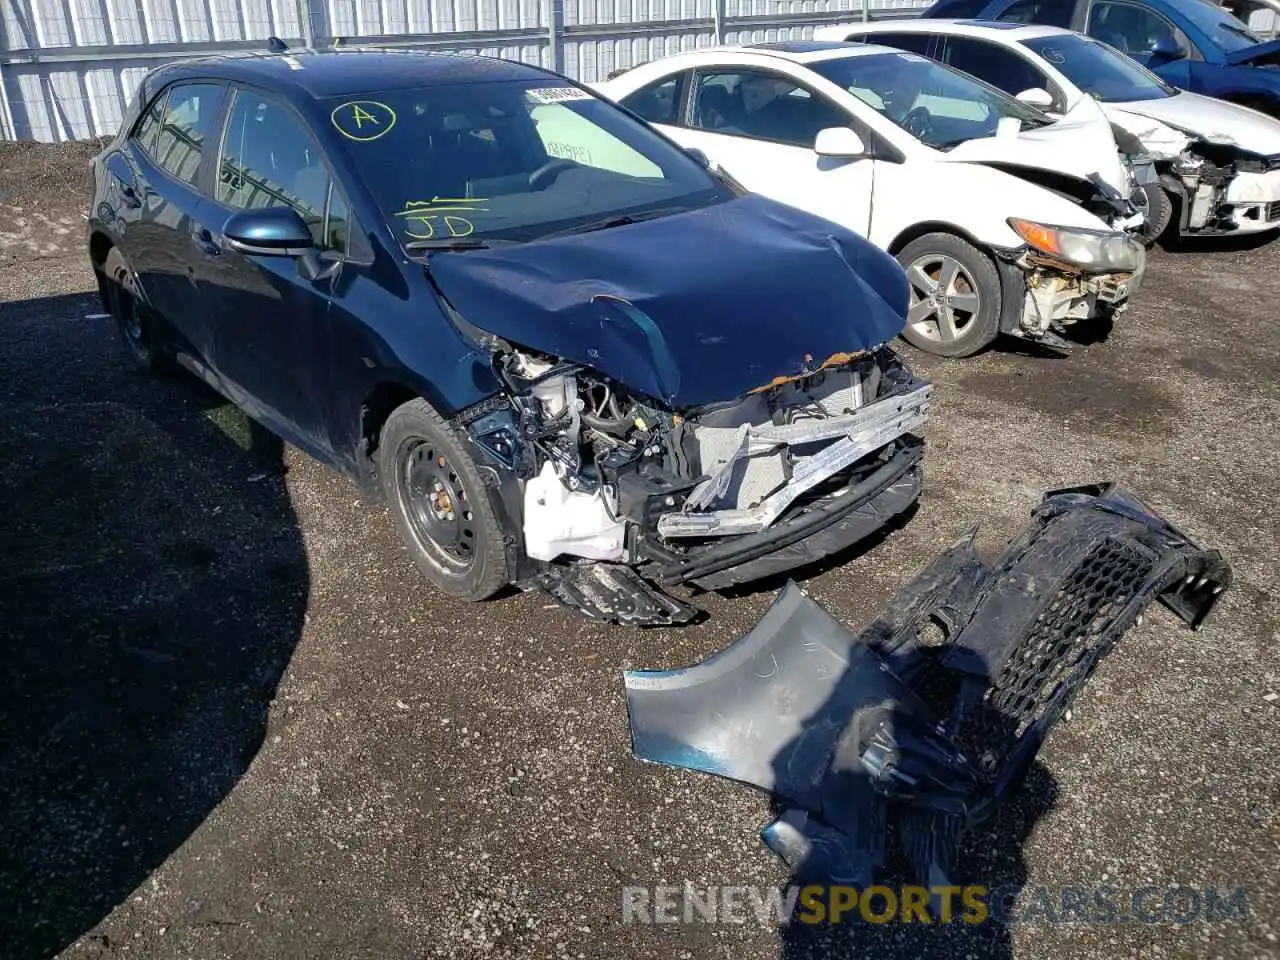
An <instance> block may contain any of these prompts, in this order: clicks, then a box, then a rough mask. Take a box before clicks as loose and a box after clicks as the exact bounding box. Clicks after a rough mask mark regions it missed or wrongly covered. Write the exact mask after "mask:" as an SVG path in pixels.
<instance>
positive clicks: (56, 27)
mask: <svg viewBox="0 0 1280 960" xmlns="http://www.w3.org/2000/svg"><path fill="white" fill-rule="evenodd" d="M929 2H930V0H0V138H3V139H34V140H46V141H56V140H74V139H80V138H84V137H91V136H100V135H103V134H109V133H114V132H115V130H116V128H117V126H118V125H119V123H120V118H121V116H122V115H123V112H124V104H125V103H126V102H127V101H128V100H129V99H130V98H131V97H132V96H133V94H134V91H135V90H136V89H137V86H138V82H139V81H140V80H141V79H142V77H143V76H144V75H145V74H146V72H147V71H148V70H150V69H151V68H152V67H155V66H157V65H159V64H160V63H163V62H164V61H166V60H174V59H177V58H180V57H189V56H195V55H199V54H208V53H226V52H232V51H237V50H248V49H265V47H266V40H267V38H268V37H272V36H276V37H280V38H282V39H284V40H285V42H286V43H288V44H289V45H290V46H294V45H301V46H306V45H322V44H328V43H330V42H331V41H332V40H333V39H334V38H342V40H343V41H347V42H352V43H360V44H374V45H394V46H415V47H426V48H435V49H443V50H453V51H459V52H470V53H483V54H488V55H490V56H498V57H506V58H509V59H513V60H523V61H525V62H528V63H535V64H541V65H542V66H545V67H551V68H552V69H555V70H559V71H561V72H563V73H565V74H567V75H569V76H571V77H574V78H576V79H578V80H581V81H584V82H588V83H589V82H591V81H594V80H599V79H602V78H603V77H604V76H605V75H607V74H608V73H609V72H610V71H611V70H614V69H617V68H620V67H628V66H632V65H634V64H637V63H643V62H644V61H647V60H652V59H655V58H657V57H660V56H663V55H665V54H669V53H675V52H677V51H680V50H689V49H692V48H694V47H703V46H709V45H712V44H715V43H731V44H732V43H757V42H761V41H765V40H790V39H800V38H806V37H808V36H810V35H812V32H813V28H814V26H816V25H819V24H826V23H837V22H841V21H849V20H858V19H861V18H862V17H864V16H866V17H871V18H876V19H879V18H881V17H886V16H902V15H911V14H915V13H918V12H919V11H920V10H921V9H922V8H923V7H925V6H927V5H928V3H929ZM864 3H865V4H867V7H866V9H864V7H863V4H864Z"/></svg>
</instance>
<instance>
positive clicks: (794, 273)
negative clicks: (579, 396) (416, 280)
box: [428, 195, 907, 408]
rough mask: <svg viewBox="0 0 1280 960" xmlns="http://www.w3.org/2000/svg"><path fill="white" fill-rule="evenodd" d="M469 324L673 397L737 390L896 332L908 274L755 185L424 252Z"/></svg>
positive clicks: (712, 398)
mask: <svg viewBox="0 0 1280 960" xmlns="http://www.w3.org/2000/svg"><path fill="white" fill-rule="evenodd" d="M428 269H429V270H430V272H431V274H432V276H433V278H434V279H435V282H436V284H437V285H438V287H439V288H440V290H441V292H442V293H443V294H444V296H445V297H446V298H447V299H448V301H449V303H450V304H451V305H452V306H453V307H454V309H455V310H457V311H458V313H459V314H460V315H461V316H462V318H463V319H464V320H466V321H467V322H468V323H470V324H473V325H475V326H476V327H478V328H480V329H481V330H485V331H487V332H489V333H492V334H496V335H497V336H499V337H502V338H503V339H506V340H510V341H512V342H513V343H516V344H518V345H521V346H524V347H526V348H529V349H532V350H537V351H540V352H543V353H548V354H552V355H554V356H557V357H561V358H563V359H566V360H571V361H574V362H577V363H582V364H584V365H586V366H589V367H592V368H593V369H595V370H597V371H599V372H600V373H603V374H604V375H606V376H608V377H612V378H613V379H615V380H617V381H618V382H619V383H622V384H625V385H626V386H628V387H630V388H631V389H632V390H636V391H639V392H640V393H643V394H647V395H648V396H650V397H653V398H656V399H659V400H663V401H665V402H666V403H668V404H670V405H671V406H672V407H675V408H684V407H690V406H698V405H700V404H705V403H712V402H716V401H723V400H731V399H735V398H737V397H739V396H742V395H743V394H745V393H747V392H749V391H750V390H752V389H754V388H756V387H759V386H762V385H764V384H766V383H768V382H770V381H771V380H772V379H773V378H775V377H780V376H792V375H795V374H798V373H800V372H802V370H804V369H805V368H806V366H808V367H814V366H817V365H818V364H821V363H822V362H823V361H824V360H827V359H828V358H830V357H832V356H834V355H836V354H840V353H857V352H859V351H865V350H869V349H872V348H874V347H877V346H879V345H881V344H883V343H885V342H887V341H888V340H890V339H892V338H893V337H894V336H896V335H897V334H898V333H899V332H900V331H901V330H902V327H903V324H904V322H905V318H906V310H907V281H906V276H905V274H904V273H903V272H902V269H901V268H900V267H899V266H898V264H897V263H896V261H894V260H893V258H892V257H890V256H889V255H888V254H886V253H884V252H883V251H881V250H879V249H878V248H876V247H874V246H872V245H871V244H870V243H869V242H868V241H866V240H863V239H862V238H860V237H858V236H855V235H854V234H852V233H850V232H848V231H847V230H845V229H844V228H842V227H839V226H837V225H836V224H834V223H830V222H828V221H826V220H823V219H821V218H819V217H815V216H811V215H810V214H807V213H804V212H802V211H800V210H796V209H794V208H792V207H788V206H785V205H783V204H780V203H775V202H774V201H772V200H767V199H765V198H764V197H760V196H755V195H751V196H746V197H741V198H738V199H735V200H730V201H728V202H726V203H719V204H715V205H713V206H709V207H702V208H699V209H697V210H692V211H689V212H686V213H680V214H676V215H673V216H667V217H661V218H658V219H656V220H646V221H641V222H640V223H635V224H629V225H626V226H620V227H613V228H611V229H607V230H598V231H594V232H591V233H584V234H577V235H571V236H566V237H559V238H555V239H549V240H541V241H537V242H534V243H527V244H520V245H516V246H511V247H499V248H497V249H493V250H476V251H470V252H450V253H437V254H433V255H432V256H431V257H430V259H429V261H428Z"/></svg>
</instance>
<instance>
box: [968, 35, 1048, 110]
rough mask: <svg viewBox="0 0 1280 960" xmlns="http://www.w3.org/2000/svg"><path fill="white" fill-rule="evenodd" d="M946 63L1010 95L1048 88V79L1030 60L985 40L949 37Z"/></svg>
mask: <svg viewBox="0 0 1280 960" xmlns="http://www.w3.org/2000/svg"><path fill="white" fill-rule="evenodd" d="M946 62H947V66H950V67H954V68H955V69H957V70H963V71H964V72H965V73H969V74H972V75H973V76H975V77H977V78H978V79H979V80H984V81H986V82H987V83H989V84H991V85H992V86H993V87H997V88H999V89H1001V90H1003V91H1004V92H1005V93H1008V94H1011V95H1013V96H1017V95H1018V94H1019V93H1022V91H1024V90H1030V89H1032V88H1033V87H1040V88H1042V89H1044V90H1049V89H1050V86H1049V78H1048V77H1046V76H1045V75H1044V74H1043V73H1041V72H1040V71H1039V70H1037V69H1036V68H1035V67H1034V66H1033V65H1032V64H1031V63H1029V62H1028V61H1027V60H1025V59H1024V58H1022V57H1020V56H1018V54H1016V53H1013V52H1011V51H1009V50H1006V49H1004V48H1003V47H998V46H996V45H995V44H994V43H989V42H987V41H986V40H977V39H975V38H973V37H948V38H947V56H946Z"/></svg>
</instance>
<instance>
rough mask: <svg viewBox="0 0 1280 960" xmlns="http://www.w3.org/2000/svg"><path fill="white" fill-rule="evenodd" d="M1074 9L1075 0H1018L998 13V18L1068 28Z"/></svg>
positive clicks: (1013, 21)
mask: <svg viewBox="0 0 1280 960" xmlns="http://www.w3.org/2000/svg"><path fill="white" fill-rule="evenodd" d="M1075 9H1076V4H1075V0H1018V2H1017V3H1015V4H1014V5H1013V6H1011V7H1009V8H1008V9H1007V10H1005V12H1004V13H1002V14H1000V19H1001V20H1007V21H1010V22H1012V23H1040V24H1044V25H1045V26H1050V27H1063V28H1069V27H1070V26H1071V16H1072V14H1073V13H1075Z"/></svg>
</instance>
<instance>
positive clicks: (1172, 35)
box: [1089, 3, 1186, 57]
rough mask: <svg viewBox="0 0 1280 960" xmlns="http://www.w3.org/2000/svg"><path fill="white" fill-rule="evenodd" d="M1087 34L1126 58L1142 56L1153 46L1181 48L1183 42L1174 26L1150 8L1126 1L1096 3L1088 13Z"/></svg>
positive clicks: (1153, 47) (1152, 49) (1151, 49)
mask: <svg viewBox="0 0 1280 960" xmlns="http://www.w3.org/2000/svg"><path fill="white" fill-rule="evenodd" d="M1089 36H1091V37H1094V38H1095V39H1097V40H1101V41H1102V42H1103V43H1105V44H1108V45H1110V46H1113V47H1115V48H1116V49H1117V50H1119V51H1120V52H1121V53H1123V54H1126V55H1128V56H1130V57H1144V56H1146V55H1148V54H1150V53H1151V52H1152V51H1154V50H1155V49H1156V48H1157V47H1161V48H1162V49H1181V50H1183V51H1184V53H1183V56H1186V52H1185V51H1186V45H1185V44H1184V43H1182V42H1181V41H1180V40H1179V39H1178V36H1177V33H1176V28H1175V27H1174V26H1173V24H1171V23H1169V21H1167V20H1165V19H1164V17H1161V16H1159V15H1157V14H1155V13H1152V12H1151V11H1150V10H1145V9H1143V8H1142V7H1135V6H1133V5H1131V4H1128V3H1096V4H1094V6H1093V12H1092V13H1091V14H1090V15H1089Z"/></svg>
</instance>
